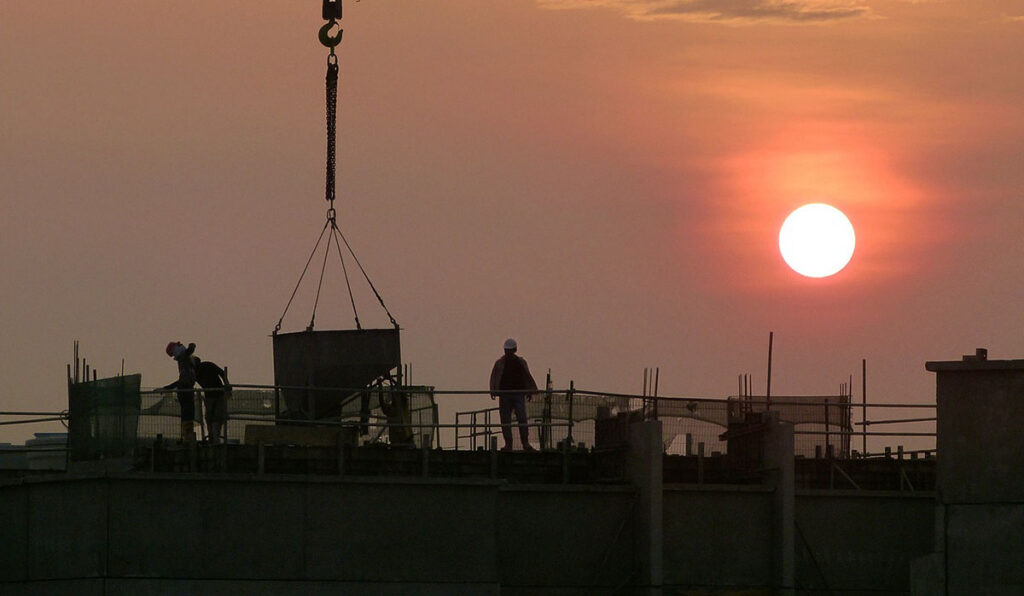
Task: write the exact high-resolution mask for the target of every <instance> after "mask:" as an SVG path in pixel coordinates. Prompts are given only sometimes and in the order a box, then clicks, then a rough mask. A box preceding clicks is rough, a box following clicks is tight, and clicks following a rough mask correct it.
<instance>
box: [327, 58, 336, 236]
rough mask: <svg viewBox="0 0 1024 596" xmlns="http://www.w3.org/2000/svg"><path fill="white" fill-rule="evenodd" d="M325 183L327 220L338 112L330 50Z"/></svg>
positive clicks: (333, 177)
mask: <svg viewBox="0 0 1024 596" xmlns="http://www.w3.org/2000/svg"><path fill="white" fill-rule="evenodd" d="M326 83H327V181H326V185H325V198H326V199H327V201H328V202H330V204H331V206H330V209H329V210H328V213H327V217H328V219H333V217H334V196H335V194H334V184H335V178H336V174H335V171H336V167H335V162H336V158H335V136H336V135H335V132H336V129H337V112H338V57H337V56H336V55H335V54H334V49H333V48H332V49H331V54H330V56H328V57H327V76H326Z"/></svg>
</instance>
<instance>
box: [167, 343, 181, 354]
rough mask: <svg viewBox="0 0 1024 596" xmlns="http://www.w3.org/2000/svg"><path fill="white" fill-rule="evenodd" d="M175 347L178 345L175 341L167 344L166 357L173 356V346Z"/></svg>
mask: <svg viewBox="0 0 1024 596" xmlns="http://www.w3.org/2000/svg"><path fill="white" fill-rule="evenodd" d="M176 345H178V342H176V341H172V342H170V343H169V344H167V355H168V356H173V355H174V346H176Z"/></svg>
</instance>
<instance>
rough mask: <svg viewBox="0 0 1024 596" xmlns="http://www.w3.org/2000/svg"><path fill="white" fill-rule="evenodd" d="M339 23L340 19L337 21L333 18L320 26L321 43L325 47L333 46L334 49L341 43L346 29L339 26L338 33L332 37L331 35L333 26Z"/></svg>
mask: <svg viewBox="0 0 1024 596" xmlns="http://www.w3.org/2000/svg"><path fill="white" fill-rule="evenodd" d="M337 24H338V21H335V20H334V19H331V20H330V21H328V22H327V24H326V25H324V26H323V27H320V34H319V37H320V43H322V44H323V45H324V46H325V47H328V48H331V49H332V50H333V49H334V47H335V46H337V45H338V44H339V43H341V34H342V33H344V32H345V31H344V29H342V28H341V27H340V26H339V27H338V34H337V35H335V36H333V37H332V36H331V27H334V26H335V25H337Z"/></svg>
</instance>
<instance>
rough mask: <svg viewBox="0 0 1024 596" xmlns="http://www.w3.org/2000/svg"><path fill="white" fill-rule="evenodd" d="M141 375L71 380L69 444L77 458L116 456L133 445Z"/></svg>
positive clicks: (136, 427) (77, 459)
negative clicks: (79, 381)
mask: <svg viewBox="0 0 1024 596" xmlns="http://www.w3.org/2000/svg"><path fill="white" fill-rule="evenodd" d="M141 382H142V375H128V376H121V377H112V378H109V379H98V380H95V381H88V382H83V383H69V384H68V446H69V448H70V449H71V459H72V460H75V461H82V460H90V459H99V458H101V457H117V456H121V455H125V454H128V453H129V452H130V451H131V449H132V448H134V446H135V443H136V439H137V433H138V424H139V403H140V402H139V385H140V383H141Z"/></svg>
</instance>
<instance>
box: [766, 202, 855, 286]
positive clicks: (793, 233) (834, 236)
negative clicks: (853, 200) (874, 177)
mask: <svg viewBox="0 0 1024 596" xmlns="http://www.w3.org/2000/svg"><path fill="white" fill-rule="evenodd" d="M856 243H857V240H856V236H855V235H854V233H853V225H852V224H851V223H850V220H849V219H847V217H846V215H844V214H843V212H842V211H840V210H838V209H836V208H835V207H833V206H831V205H826V204H824V203H811V204H809V205H804V206H803V207H800V208H799V209H797V210H796V211H793V212H792V213H790V214H789V217H787V218H786V221H785V222H783V223H782V229H780V230H779V252H781V253H782V258H783V259H784V260H785V261H786V264H787V265H789V266H790V268H791V269H792V270H793V271H796V272H797V273H799V274H800V275H803V276H806V277H828V276H830V275H835V274H836V273H839V272H840V271H842V270H843V267H846V264H847V263H849V262H850V259H851V258H852V257H853V249H854V246H855V245H856Z"/></svg>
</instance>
